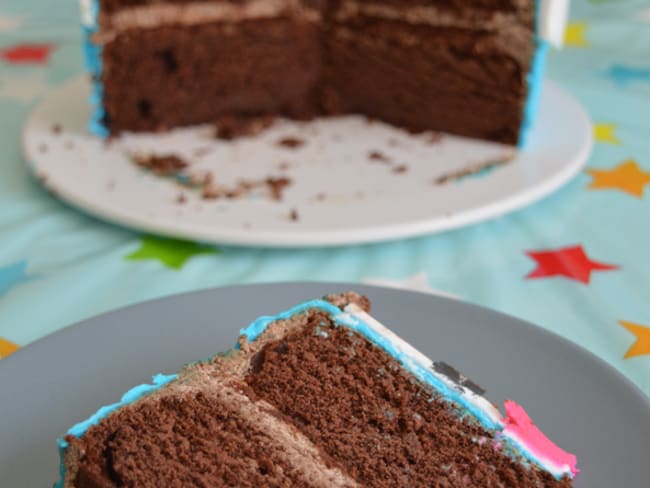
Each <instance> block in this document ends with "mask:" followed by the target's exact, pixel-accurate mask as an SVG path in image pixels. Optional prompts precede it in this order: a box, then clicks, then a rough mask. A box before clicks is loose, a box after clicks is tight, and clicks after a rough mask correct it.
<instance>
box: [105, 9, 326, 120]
mask: <svg viewBox="0 0 650 488" xmlns="http://www.w3.org/2000/svg"><path fill="white" fill-rule="evenodd" d="M319 42H320V31H319V30H318V28H317V26H316V25H314V24H312V23H309V22H295V21H292V20H288V19H264V20H262V19H259V20H255V21H244V22H240V23H238V24H237V25H236V27H235V26H232V25H230V24H223V23H218V22H216V23H211V24H202V25H197V26H192V27H174V26H166V27H159V28H155V29H148V30H133V31H128V32H125V33H122V34H120V35H118V36H117V37H116V38H115V39H114V40H113V41H111V42H109V43H107V44H106V46H105V47H104V53H103V57H104V72H103V75H102V80H103V83H104V94H105V95H104V107H105V110H106V114H107V123H108V126H109V127H110V129H111V131H113V132H120V131H125V130H126V131H156V130H164V129H170V128H173V127H175V126H179V125H180V126H182V125H190V124H197V123H203V122H213V121H215V120H216V119H217V118H218V117H220V116H222V115H229V114H245V115H261V114H282V115H286V116H289V117H295V118H306V117H311V116H313V115H314V114H315V113H316V112H317V104H318V100H317V98H316V95H315V90H316V87H317V81H318V79H319V78H320V72H321V64H322V63H321V59H320V48H319Z"/></svg>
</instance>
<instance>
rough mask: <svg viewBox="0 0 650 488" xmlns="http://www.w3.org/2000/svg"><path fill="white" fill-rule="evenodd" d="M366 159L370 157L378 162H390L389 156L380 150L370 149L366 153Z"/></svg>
mask: <svg viewBox="0 0 650 488" xmlns="http://www.w3.org/2000/svg"><path fill="white" fill-rule="evenodd" d="M368 159H370V160H371V161H377V162H380V163H389V162H390V158H389V157H388V156H386V155H385V154H384V153H382V152H381V151H370V152H369V153H368Z"/></svg>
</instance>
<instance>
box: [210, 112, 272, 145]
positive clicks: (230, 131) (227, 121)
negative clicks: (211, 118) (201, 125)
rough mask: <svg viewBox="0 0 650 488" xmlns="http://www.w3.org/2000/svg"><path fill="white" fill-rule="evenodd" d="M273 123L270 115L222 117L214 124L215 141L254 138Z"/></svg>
mask: <svg viewBox="0 0 650 488" xmlns="http://www.w3.org/2000/svg"><path fill="white" fill-rule="evenodd" d="M274 122H275V118H274V117H272V116H270V115H260V116H251V117H246V116H239V117H235V116H224V117H221V118H220V119H219V120H217V122H216V126H215V132H214V135H215V137H216V138H217V139H222V140H226V141H231V140H233V139H237V138H239V137H246V136H256V135H258V134H260V133H261V132H262V131H264V130H266V129H268V128H269V127H271V126H272V125H273V123H274Z"/></svg>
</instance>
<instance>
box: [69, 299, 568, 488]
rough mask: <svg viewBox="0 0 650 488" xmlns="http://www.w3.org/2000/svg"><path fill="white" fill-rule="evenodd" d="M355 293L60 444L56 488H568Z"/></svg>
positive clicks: (158, 382)
mask: <svg viewBox="0 0 650 488" xmlns="http://www.w3.org/2000/svg"><path fill="white" fill-rule="evenodd" d="M369 305H370V304H369V302H368V300H367V299H366V298H364V297H361V296H359V295H356V294H354V293H347V294H344V295H331V296H328V297H326V299H324V300H313V301H310V302H306V303H303V304H301V305H299V306H297V307H295V308H293V309H291V310H289V311H287V312H284V313H282V314H279V315H276V316H274V317H263V318H260V319H258V320H256V321H255V322H253V323H252V324H251V325H250V326H249V327H247V328H245V329H243V330H242V331H241V336H240V338H239V341H238V343H237V345H236V347H235V348H234V349H232V350H231V351H229V352H227V353H224V354H219V355H217V356H216V357H214V358H213V359H211V360H208V361H203V362H198V363H193V364H190V365H188V366H186V367H185V368H184V369H183V370H182V371H181V372H180V373H178V374H177V375H172V376H157V377H155V378H154V383H153V384H151V385H142V386H139V387H137V388H135V389H133V390H131V391H130V392H128V393H127V394H126V395H125V396H124V397H123V398H122V400H121V401H120V402H119V403H116V404H114V405H110V406H107V407H104V408H102V409H100V410H99V411H98V412H97V413H96V414H95V415H93V416H92V417H91V418H89V419H88V420H86V421H84V422H82V423H80V424H78V425H76V426H74V427H72V428H71V429H70V430H69V432H68V433H67V435H65V437H64V438H62V439H60V440H59V446H60V453H61V480H60V481H59V483H58V485H57V486H58V487H60V488H61V487H62V488H72V487H74V488H88V487H102V488H108V487H121V486H137V487H162V486H165V487H181V486H182V487H186V486H200V487H220V486H241V487H248V486H250V487H254V486H255V487H258V486H269V487H273V486H299V487H301V486H304V487H425V486H426V487H429V486H436V487H456V486H458V487H460V486H472V487H488V486H490V487H492V486H493V487H497V486H499V487H536V488H538V487H570V486H572V478H573V476H574V475H575V474H576V473H577V468H576V458H575V456H573V455H571V454H568V453H566V452H564V451H562V450H561V449H560V448H558V447H557V446H555V445H554V444H553V443H552V442H551V441H550V440H548V439H547V438H546V437H545V436H544V434H542V433H541V432H540V431H539V430H538V429H537V428H536V427H535V425H534V424H533V423H532V422H531V420H530V419H529V418H528V416H527V415H526V413H525V411H524V410H523V409H522V408H521V407H520V406H518V405H517V404H515V403H514V402H506V404H505V412H506V416H505V417H504V416H502V414H501V413H500V412H499V410H498V409H497V408H496V407H495V406H494V405H492V404H491V403H490V402H489V401H488V400H487V399H486V398H485V397H484V396H483V394H484V392H483V390H482V389H481V388H480V387H479V386H478V385H476V384H474V383H473V382H472V381H470V380H469V379H467V378H465V377H464V376H463V375H461V374H459V373H458V372H457V371H456V370H455V369H453V368H452V367H450V366H448V365H446V364H442V363H432V362H431V361H430V360H429V359H427V358H426V357H425V356H424V355H422V354H421V353H419V352H418V351H416V350H415V349H414V348H413V347H412V346H410V345H409V344H407V343H406V342H404V341H403V340H401V339H400V338H399V337H397V336H396V335H395V334H394V333H393V332H391V331H390V330H388V329H387V328H386V327H384V326H383V325H382V324H380V323H379V322H377V321H376V320H375V319H373V318H372V317H371V316H370V315H369Z"/></svg>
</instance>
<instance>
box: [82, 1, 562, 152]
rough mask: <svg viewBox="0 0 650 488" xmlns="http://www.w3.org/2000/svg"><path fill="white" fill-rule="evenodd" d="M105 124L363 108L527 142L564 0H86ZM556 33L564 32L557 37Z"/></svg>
mask: <svg viewBox="0 0 650 488" xmlns="http://www.w3.org/2000/svg"><path fill="white" fill-rule="evenodd" d="M81 5H82V15H83V24H84V28H85V32H86V54H87V63H88V67H89V71H90V73H91V75H92V78H93V86H94V89H93V100H92V103H93V104H94V106H95V110H94V114H93V119H92V123H91V129H92V131H93V132H95V133H97V134H100V135H102V136H105V135H108V134H110V133H119V132H122V131H158V130H166V129H171V128H173V127H176V126H184V125H192V124H199V123H211V122H215V121H217V120H220V119H223V118H224V117H227V118H228V117H246V118H250V117H251V116H273V115H281V116H286V117H290V118H297V119H308V118H311V117H313V116H316V115H337V114H363V115H367V116H370V117H373V118H377V119H380V120H383V121H385V122H388V123H391V124H394V125H397V126H400V127H403V128H406V129H409V130H413V131H425V130H435V131H446V132H451V133H455V134H460V135H464V136H469V137H475V138H482V139H488V140H493V141H497V142H502V143H506V144H512V145H515V144H518V143H519V144H520V145H523V144H524V142H525V137H526V134H527V132H528V129H529V127H530V124H531V123H532V121H533V119H534V117H535V110H536V106H537V103H538V97H539V91H540V87H541V81H542V80H541V77H542V71H543V64H544V55H545V52H546V48H547V45H548V41H549V40H550V41H551V42H555V43H557V42H558V41H559V40H560V39H561V36H562V30H563V29H562V27H563V24H564V22H565V19H566V7H567V5H568V1H567V0H453V1H451V0H81ZM560 42H561V41H560Z"/></svg>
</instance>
